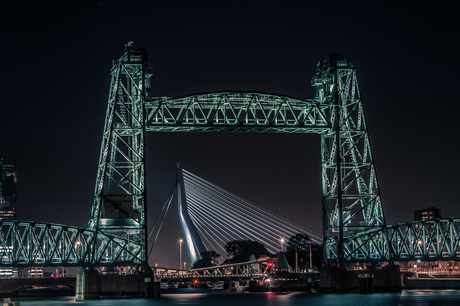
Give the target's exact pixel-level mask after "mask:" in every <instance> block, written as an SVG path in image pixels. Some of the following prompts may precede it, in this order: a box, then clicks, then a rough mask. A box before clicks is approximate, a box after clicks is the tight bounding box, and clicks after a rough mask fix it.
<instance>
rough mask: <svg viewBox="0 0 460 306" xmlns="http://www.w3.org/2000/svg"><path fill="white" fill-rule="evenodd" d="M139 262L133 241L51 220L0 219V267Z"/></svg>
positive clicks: (139, 246)
mask: <svg viewBox="0 0 460 306" xmlns="http://www.w3.org/2000/svg"><path fill="white" fill-rule="evenodd" d="M93 246H94V247H95V248H96V250H97V251H96V252H94V255H93V252H92V247H93ZM142 261H143V250H142V244H141V243H139V242H138V241H135V240H132V241H130V240H127V239H123V238H120V237H117V236H114V235H109V234H107V233H104V232H102V231H92V230H88V229H84V228H78V227H72V226H65V225H59V224H52V223H39V222H24V221H3V222H1V221H0V266H8V267H31V266H46V267H52V266H56V267H60V266H83V267H94V266H110V265H115V266H119V265H123V264H141V263H142Z"/></svg>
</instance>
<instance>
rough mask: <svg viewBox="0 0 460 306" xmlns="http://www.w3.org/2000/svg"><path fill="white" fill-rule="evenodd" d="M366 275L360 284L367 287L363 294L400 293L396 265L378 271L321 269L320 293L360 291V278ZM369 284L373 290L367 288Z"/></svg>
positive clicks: (399, 281)
mask: <svg viewBox="0 0 460 306" xmlns="http://www.w3.org/2000/svg"><path fill="white" fill-rule="evenodd" d="M366 274H367V275H368V277H366V279H368V280H367V281H364V280H361V283H362V284H366V286H367V289H365V290H364V291H366V292H363V293H372V292H401V278H400V271H399V266H398V265H388V266H386V267H385V268H383V269H379V270H352V271H346V270H340V269H336V268H323V269H321V276H320V277H321V279H320V291H321V292H322V293H346V292H357V291H359V290H360V278H363V277H362V276H363V275H366ZM360 275H361V277H360ZM370 275H372V282H371V281H370V280H369V279H370V278H371V277H370ZM370 283H372V284H373V290H371V288H370V287H369V284H370ZM361 287H362V286H361ZM361 290H363V288H361ZM371 291H372V292H371Z"/></svg>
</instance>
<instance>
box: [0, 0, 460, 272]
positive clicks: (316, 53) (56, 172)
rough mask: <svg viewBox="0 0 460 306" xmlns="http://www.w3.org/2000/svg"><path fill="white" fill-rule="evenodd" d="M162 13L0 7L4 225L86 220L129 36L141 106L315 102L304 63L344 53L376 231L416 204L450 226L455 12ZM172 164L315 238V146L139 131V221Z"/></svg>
mask: <svg viewBox="0 0 460 306" xmlns="http://www.w3.org/2000/svg"><path fill="white" fill-rule="evenodd" d="M407 2H408V3H409V1H407ZM165 3H166V1H164V2H163V3H161V2H159V1H9V3H8V4H2V9H1V11H0V14H1V16H0V22H1V28H0V35H1V48H0V54H1V62H2V65H1V76H0V78H1V79H0V88H1V98H0V99H1V100H0V101H1V102H0V103H1V108H0V156H13V157H14V158H15V159H16V162H17V173H18V186H17V190H18V219H21V220H35V221H46V222H53V223H60V224H69V225H76V226H84V225H85V224H86V222H87V220H88V218H89V214H90V210H91V204H92V197H93V189H94V183H95V179H96V170H97V163H98V159H99V150H100V143H101V139H102V129H103V123H104V118H105V110H106V104H107V97H108V91H109V81H110V75H109V72H110V68H111V65H112V60H117V59H118V58H119V57H120V56H121V55H122V53H123V51H124V44H125V43H126V42H128V41H131V40H132V41H134V42H135V44H136V47H137V48H139V47H142V48H145V49H147V51H148V52H149V62H150V64H151V65H152V67H153V71H154V74H153V77H152V79H151V80H152V89H151V91H150V93H151V95H152V96H169V97H177V96H183V95H189V94H193V93H202V92H215V91H230V90H237V91H254V92H266V93H274V94H279V95H287V96H293V97H297V98H301V99H305V98H313V88H312V87H311V85H310V81H311V77H312V76H313V74H314V72H315V67H316V62H317V61H318V60H321V59H323V58H325V57H327V56H328V55H329V54H331V53H338V54H340V55H342V56H348V57H350V58H351V59H352V60H353V62H354V64H355V66H356V67H357V69H358V78H359V82H360V88H361V94H362V97H363V103H364V108H365V112H366V118H367V123H368V128H369V134H370V138H371V145H372V150H373V154H374V160H375V166H376V170H377V175H378V180H379V186H380V191H381V197H382V201H383V206H384V209H385V215H386V220H387V222H388V223H389V224H394V223H399V222H405V221H412V220H413V211H414V210H415V209H424V208H428V207H430V206H435V207H437V208H440V209H441V213H442V216H443V217H454V216H460V205H459V204H460V203H459V200H458V189H459V187H458V186H459V183H460V178H459V176H458V173H459V172H460V161H459V153H458V147H459V145H458V142H459V140H460V137H459V132H460V127H459V121H458V116H459V112H458V110H459V107H458V104H459V102H460V101H459V96H458V93H457V91H458V88H459V81H460V77H459V73H458V72H459V70H460V67H459V66H460V65H459V60H458V47H457V43H458V36H459V34H458V33H459V30H460V26H459V22H458V16H457V12H458V11H457V8H454V7H453V6H452V7H450V6H449V5H447V4H446V3H447V2H442V1H437V2H433V1H430V2H422V1H418V2H417V3H416V5H410V4H407V5H406V4H401V3H398V4H394V5H393V4H391V2H388V1H370V2H369V1H363V2H360V3H358V2H350V1H283V2H281V1H280V2H273V1H271V2H270V1H265V2H256V1H244V2H239V1H213V2H209V3H206V2H202V1H185V2H179V1H168V2H167V4H165ZM371 3H372V4H371ZM410 3H414V4H415V2H412V1H411V2H410ZM179 158H180V159H182V162H183V165H184V168H185V169H187V170H189V171H191V172H193V173H195V174H197V175H199V176H201V177H203V178H205V179H206V180H209V181H211V182H213V183H215V184H217V185H219V186H221V187H223V188H225V189H227V190H229V191H231V192H233V193H235V194H237V195H239V196H241V197H243V198H245V199H247V200H249V201H251V202H253V203H255V204H257V205H259V206H262V207H264V208H267V209H269V210H271V211H273V212H275V213H277V214H279V215H281V216H283V217H286V218H288V219H290V220H292V221H293V222H295V223H298V224H300V225H302V226H305V227H307V228H309V229H311V230H312V231H313V232H316V233H317V234H321V228H322V224H321V220H322V218H321V202H320V201H321V184H320V167H321V165H320V151H319V136H318V135H313V134H312V135H268V134H267V135H259V134H236V133H233V134H232V133H217V134H205V133H201V134H198V133H196V134H192V133H189V134H166V133H155V134H149V135H148V139H147V171H148V174H147V177H148V207H149V221H150V222H152V221H153V220H154V219H155V217H156V216H157V214H158V212H159V210H160V208H161V206H162V205H163V203H164V202H165V201H166V198H167V195H168V193H169V192H170V189H171V188H172V186H173V184H174V179H175V173H176V169H175V167H176V162H177V160H178V159H179ZM167 223H168V224H167V225H166V227H165V228H164V230H163V232H162V234H160V236H161V238H160V239H159V241H158V244H157V245H156V247H155V249H154V253H153V258H152V259H151V260H150V263H151V264H155V263H157V264H158V265H159V266H173V267H174V266H176V265H177V264H178V262H179V243H178V239H179V238H180V237H181V232H180V228H179V223H178V220H177V210H176V206H174V208H173V209H172V211H171V212H170V215H169V216H168V219H167ZM268 234H269V233H268ZM184 254H185V253H184Z"/></svg>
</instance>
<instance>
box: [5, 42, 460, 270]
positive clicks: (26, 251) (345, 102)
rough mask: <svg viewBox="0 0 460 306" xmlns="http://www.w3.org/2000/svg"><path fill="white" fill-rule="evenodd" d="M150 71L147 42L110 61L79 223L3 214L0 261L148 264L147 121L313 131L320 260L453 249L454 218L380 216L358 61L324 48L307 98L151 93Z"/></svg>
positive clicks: (450, 254) (156, 125)
mask: <svg viewBox="0 0 460 306" xmlns="http://www.w3.org/2000/svg"><path fill="white" fill-rule="evenodd" d="M151 75H152V70H151V68H150V66H149V64H148V62H147V52H146V51H145V50H143V49H138V50H136V49H135V48H134V44H133V43H132V42H130V43H128V44H127V45H126V47H125V53H124V54H123V56H122V57H121V58H120V59H119V60H118V61H116V62H114V65H113V67H112V70H111V77H112V78H111V83H110V91H109V98H108V103H107V113H106V118H105V124H104V132H103V137H102V145H101V152H100V158H99V164H98V171H97V179H96V185H95V190H94V200H93V206H92V211H91V216H90V220H89V222H88V224H87V226H86V228H76V227H70V226H63V225H55V224H46V223H36V222H2V223H1V226H0V229H1V231H0V244H1V245H0V266H28V265H44V266H47V265H48V266H50V265H51V266H52V265H59V266H66V265H80V266H107V265H122V264H126V265H147V264H148V262H147V256H146V254H147V235H146V231H147V224H146V214H147V212H146V192H145V145H144V142H145V133H146V132H147V131H162V132H190V131H197V132H218V131H231V132H238V131H242V132H260V133H317V134H319V135H320V139H321V165H322V193H323V203H322V206H323V227H324V231H323V238H324V245H325V256H326V259H327V260H330V261H336V262H337V263H338V264H339V265H340V266H343V264H344V262H345V261H348V262H356V261H389V260H413V259H418V258H423V259H433V260H437V259H460V257H459V254H460V252H459V247H458V243H459V242H458V234H459V228H458V223H459V220H457V219H442V220H437V221H433V222H431V221H427V222H425V223H406V224H398V225H394V226H387V224H386V222H385V218H384V212H383V207H382V203H381V200H380V191H379V188H378V183H377V176H376V171H375V167H374V161H373V157H372V151H371V147H370V142H369V135H368V131H367V125H366V120H365V116H364V109H363V105H362V100H361V95H360V91H359V86H358V80H357V75H356V68H355V67H354V65H353V64H352V63H351V62H350V61H349V60H348V59H346V58H343V57H340V56H338V55H331V56H329V57H328V58H327V59H325V60H323V61H319V62H318V65H317V71H316V74H315V76H314V77H313V79H312V86H314V87H315V97H314V99H311V100H301V99H295V98H291V97H285V96H277V95H271V94H262V93H241V92H223V93H208V94H200V95H192V96H188V97H181V98H167V97H165V98H152V97H149V95H148V90H149V87H150V76H151ZM78 243H79V244H80V247H79V248H78V250H76V245H78Z"/></svg>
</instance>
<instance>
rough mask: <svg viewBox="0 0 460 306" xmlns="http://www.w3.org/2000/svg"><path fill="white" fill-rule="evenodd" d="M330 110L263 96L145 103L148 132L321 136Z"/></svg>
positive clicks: (228, 95)
mask: <svg viewBox="0 0 460 306" xmlns="http://www.w3.org/2000/svg"><path fill="white" fill-rule="evenodd" d="M328 109H329V106H327V105H320V104H318V103H317V102H316V101H314V100H305V101H304V100H298V99H294V98H289V97H282V96H276V95H269V94H261V93H241V92H240V93H238V92H222V93H208V94H201V95H193V96H188V97H182V98H176V99H171V98H167V97H165V98H161V99H155V100H151V101H148V102H147V103H146V114H147V115H146V129H147V130H148V131H169V132H183V131H201V132H206V131H208V132H216V131H245V132H248V131H251V132H265V133H270V132H287V133H320V132H321V131H323V130H324V129H325V128H328V127H329V125H328V121H327V118H326V113H327V112H328Z"/></svg>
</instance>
